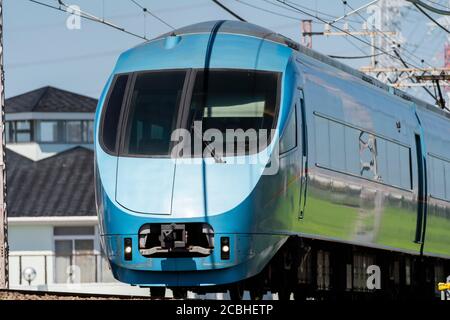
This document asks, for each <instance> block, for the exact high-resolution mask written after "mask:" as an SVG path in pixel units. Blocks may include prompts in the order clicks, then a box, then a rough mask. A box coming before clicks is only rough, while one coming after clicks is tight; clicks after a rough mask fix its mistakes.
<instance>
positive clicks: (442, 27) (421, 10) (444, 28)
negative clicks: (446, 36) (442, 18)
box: [414, 3, 450, 33]
mask: <svg viewBox="0 0 450 320" xmlns="http://www.w3.org/2000/svg"><path fill="white" fill-rule="evenodd" d="M414 6H415V7H416V8H417V10H419V11H420V12H422V13H423V15H424V16H426V17H427V18H428V19H430V20H431V21H432V22H433V23H434V24H436V25H437V26H438V27H439V28H441V29H442V30H444V31H445V32H447V33H450V30H448V29H447V28H446V27H444V26H443V25H442V24H440V23H439V22H438V21H437V20H436V19H434V18H433V17H432V16H431V15H429V14H428V13H427V12H426V11H425V10H424V9H422V8H421V6H419V5H417V4H416V3H414Z"/></svg>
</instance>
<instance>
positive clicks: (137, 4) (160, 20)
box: [130, 0, 175, 30]
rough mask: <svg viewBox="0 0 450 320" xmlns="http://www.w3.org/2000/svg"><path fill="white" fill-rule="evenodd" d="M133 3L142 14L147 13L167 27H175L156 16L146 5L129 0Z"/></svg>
mask: <svg viewBox="0 0 450 320" xmlns="http://www.w3.org/2000/svg"><path fill="white" fill-rule="evenodd" d="M130 1H131V2H132V3H133V4H134V5H136V6H137V7H139V8H140V9H141V10H142V11H143V12H144V14H148V15H150V16H152V17H153V18H155V19H156V20H158V21H159V22H161V23H163V24H164V25H166V26H167V27H169V28H171V29H172V30H174V29H175V27H173V26H172V25H170V24H169V23H167V22H166V21H164V20H163V19H162V18H160V17H158V16H157V15H156V14H154V13H153V12H152V11H150V10H149V9H148V8H147V7H144V6H143V5H142V4H140V3H139V2H137V1H136V0H130Z"/></svg>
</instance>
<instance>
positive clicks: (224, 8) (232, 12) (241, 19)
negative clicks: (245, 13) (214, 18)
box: [212, 0, 247, 22]
mask: <svg viewBox="0 0 450 320" xmlns="http://www.w3.org/2000/svg"><path fill="white" fill-rule="evenodd" d="M212 2H214V3H215V4H216V5H218V6H219V7H221V8H222V9H223V10H225V11H226V12H228V13H229V14H231V15H232V16H233V17H235V18H236V19H238V20H239V21H242V22H247V20H245V19H244V18H242V17H241V16H239V15H238V14H236V13H235V12H234V11H232V10H231V9H229V8H228V7H227V6H225V5H224V4H222V3H220V2H219V0H212Z"/></svg>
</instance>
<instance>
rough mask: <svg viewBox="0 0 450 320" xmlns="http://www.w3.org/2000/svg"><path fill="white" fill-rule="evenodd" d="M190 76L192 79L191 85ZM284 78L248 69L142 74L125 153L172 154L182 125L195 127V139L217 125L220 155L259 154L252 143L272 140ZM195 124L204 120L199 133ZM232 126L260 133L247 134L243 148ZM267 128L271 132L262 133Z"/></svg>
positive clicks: (133, 98)
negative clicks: (177, 131) (233, 133)
mask: <svg viewBox="0 0 450 320" xmlns="http://www.w3.org/2000/svg"><path fill="white" fill-rule="evenodd" d="M190 75H192V76H190ZM187 79H191V80H190V81H191V84H190V85H189V83H187ZM279 79H280V74H279V73H274V72H263V71H248V70H210V71H209V72H208V73H205V72H204V71H203V70H198V71H197V70H179V71H158V72H145V73H137V75H136V76H135V81H134V85H132V90H131V96H130V99H129V106H128V108H127V109H126V110H127V111H126V112H125V113H126V114H128V116H126V115H125V116H124V120H125V122H124V123H125V125H124V130H123V132H122V136H124V141H123V147H122V149H121V150H122V151H121V155H125V156H127V155H130V156H169V155H170V154H171V150H170V149H171V146H172V145H173V144H172V142H171V135H172V132H173V131H174V130H175V129H178V128H184V129H187V130H188V131H189V132H191V138H192V139H194V137H195V136H196V135H197V136H200V137H204V134H205V133H206V132H207V131H208V129H216V130H215V132H216V133H217V132H219V133H222V134H223V140H222V141H223V148H218V149H222V150H215V151H214V152H215V153H217V154H220V156H222V155H236V154H242V153H245V154H249V153H255V152H256V151H257V150H256V149H255V148H251V146H255V145H256V146H259V142H260V140H261V138H260V137H262V139H263V140H264V141H263V142H264V143H263V145H264V146H266V145H267V144H268V143H269V141H270V136H271V134H270V130H271V129H272V128H273V127H274V125H275V122H276V114H277V109H278V99H279ZM188 88H190V89H188ZM187 90H189V92H186V91H187ZM182 97H186V99H185V98H182ZM183 109H186V112H183ZM183 119H184V120H183ZM194 123H197V124H200V125H201V129H200V130H199V131H195V132H194V130H193V128H194ZM230 130H231V132H234V131H235V130H241V132H242V131H243V132H244V133H248V130H253V131H254V132H256V136H252V135H246V136H245V137H246V138H244V140H245V147H244V150H240V149H239V148H235V144H236V141H238V139H239V138H237V137H236V136H233V135H231V136H228V135H227V132H228V133H229V131H230ZM262 130H264V131H266V132H265V133H266V134H265V135H260V134H259V133H260V131H262ZM203 140H204V139H203ZM213 140H214V139H213ZM210 142H211V140H209V141H208V142H206V143H204V145H203V147H205V148H207V147H208V144H209V143H210ZM253 142H255V143H256V144H254V143H253ZM192 145H193V144H192ZM216 146H217V145H216ZM249 146H250V147H249ZM193 150H194V148H192V151H193ZM190 154H191V155H194V152H191V153H190ZM195 156H198V155H195Z"/></svg>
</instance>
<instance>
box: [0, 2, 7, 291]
mask: <svg viewBox="0 0 450 320" xmlns="http://www.w3.org/2000/svg"><path fill="white" fill-rule="evenodd" d="M0 113H1V122H2V123H1V126H0V289H8V287H9V281H8V280H9V279H8V221H7V214H6V167H5V163H6V161H5V158H6V157H5V151H6V148H5V135H4V131H5V72H4V70H3V0H0Z"/></svg>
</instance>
